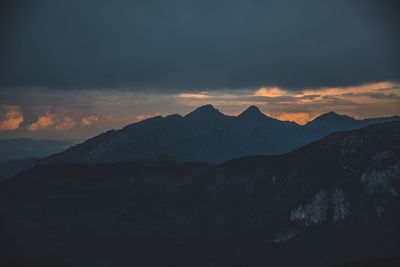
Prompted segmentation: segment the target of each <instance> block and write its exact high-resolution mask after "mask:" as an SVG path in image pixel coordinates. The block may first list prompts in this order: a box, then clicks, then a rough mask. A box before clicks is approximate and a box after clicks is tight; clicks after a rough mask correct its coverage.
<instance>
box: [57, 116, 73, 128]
mask: <svg viewBox="0 0 400 267" xmlns="http://www.w3.org/2000/svg"><path fill="white" fill-rule="evenodd" d="M75 125H76V122H75V120H74V119H72V118H71V117H69V116H65V117H64V118H63V119H62V121H60V122H59V123H58V124H57V125H55V127H54V129H56V130H58V131H64V130H70V129H73V128H75Z"/></svg>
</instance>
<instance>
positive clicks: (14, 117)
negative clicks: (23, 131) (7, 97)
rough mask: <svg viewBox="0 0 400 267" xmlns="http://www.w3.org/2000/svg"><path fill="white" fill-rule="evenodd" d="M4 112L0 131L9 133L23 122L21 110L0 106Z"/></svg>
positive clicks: (15, 107)
mask: <svg viewBox="0 0 400 267" xmlns="http://www.w3.org/2000/svg"><path fill="white" fill-rule="evenodd" d="M0 109H3V110H5V114H4V119H3V120H1V121H0V131H11V130H15V129H18V128H19V126H20V125H21V123H22V122H23V121H24V116H23V114H22V110H21V108H20V107H19V106H15V105H0Z"/></svg>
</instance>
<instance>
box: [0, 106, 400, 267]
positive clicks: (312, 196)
mask: <svg viewBox="0 0 400 267" xmlns="http://www.w3.org/2000/svg"><path fill="white" fill-rule="evenodd" d="M213 113H214V114H218V113H215V112H214V111H213ZM207 114H209V113H207ZM193 115H194V114H192V115H191V116H193ZM203 115H204V114H203ZM203 115H202V116H203ZM196 116H198V118H200V117H202V116H200V115H198V114H197V115H196ZM219 117H222V118H224V117H223V116H222V115H219V114H218V115H217V116H216V117H215V118H216V119H218V118H219ZM200 119H201V118H200ZM234 119H235V120H236V118H234ZM174 120H177V121H180V120H181V119H180V118H179V117H177V116H173V117H171V118H164V119H163V118H154V119H151V120H147V121H143V122H141V123H139V124H137V125H141V127H138V126H128V127H133V128H134V130H133V132H132V133H133V134H139V133H140V135H142V134H144V133H145V132H146V133H147V134H150V133H153V132H154V129H155V128H156V127H163V126H160V125H162V122H166V121H168V124H169V125H170V124H171V122H173V121H174ZM155 121H160V123H161V124H158V123H154V122H155ZM190 122H192V120H190ZM224 122H225V121H224ZM225 123H227V122H225ZM179 125H181V124H179ZM137 127H138V128H139V129H138V128H137ZM128 129H129V128H125V129H124V130H122V131H121V132H124V133H125V132H126V131H127V130H128ZM114 134H115V132H109V133H106V134H103V135H102V136H100V137H101V138H104V137H106V136H107V135H114ZM165 134H167V133H165ZM114 137H115V136H114ZM98 138H99V137H98ZM120 138H122V137H120ZM95 142H96V138H95V139H92V140H89V141H88V142H87V143H84V144H83V146H85V145H86V146H89V145H91V144H92V143H95ZM81 146H82V145H81ZM399 193H400V123H398V122H394V123H386V124H375V125H372V126H368V127H366V128H362V129H358V130H353V131H349V132H340V133H335V134H331V135H329V136H327V137H325V138H323V139H321V140H319V141H316V142H313V143H311V144H309V145H306V146H304V147H301V148H299V149H297V150H295V151H293V152H290V153H288V154H283V155H276V156H251V157H245V158H241V159H235V160H231V161H228V162H226V163H224V164H220V165H212V164H206V163H190V162H179V161H176V160H173V159H159V160H140V161H133V162H119V163H112V164H110V163H107V164H104V163H103V164H102V163H87V164H76V163H49V164H44V165H39V166H36V167H33V168H32V169H30V170H28V171H25V172H23V173H21V174H19V175H17V176H15V177H13V178H12V179H8V180H7V181H5V182H4V183H2V184H1V185H0V218H2V219H1V221H0V222H1V223H2V225H1V227H0V231H1V233H0V236H1V237H2V238H1V239H0V242H1V244H0V251H1V252H2V253H4V256H3V257H1V260H3V262H4V264H3V265H4V266H42V267H43V266H85V267H86V266H278V267H279V266H341V265H343V266H363V265H360V264H362V263H363V262H364V263H365V266H370V265H367V264H369V263H373V262H380V263H382V264H383V263H387V264H392V263H395V262H398V259H393V260H392V258H393V257H398V252H399V248H400V228H399V227H398V226H399V225H400V214H399V212H398V211H399V209H400V198H399V196H398V194H399ZM375 259H378V260H375ZM347 263H351V264H347ZM35 264H36V265H35ZM346 264H347V265H346ZM388 266H392V265H388Z"/></svg>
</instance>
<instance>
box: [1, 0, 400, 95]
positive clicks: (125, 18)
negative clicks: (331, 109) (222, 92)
mask: <svg viewBox="0 0 400 267" xmlns="http://www.w3.org/2000/svg"><path fill="white" fill-rule="evenodd" d="M3 2H4V1H3ZM2 5H3V6H2V7H1V8H2V11H1V12H2V14H1V15H2V16H1V17H2V18H1V35H2V36H1V37H2V38H1V39H2V42H1V44H0V56H1V61H0V75H1V76H0V86H1V87H20V86H44V87H48V88H67V89H69V88H89V89H90V88H118V89H123V88H129V89H153V90H160V89H172V90H204V89H206V90H213V89H223V88H255V87H258V86H261V85H278V86H283V87H285V88H289V89H299V88H306V87H321V86H344V85H349V84H360V83H367V82H376V81H384V80H385V81H386V80H390V81H398V80H400V75H399V70H400V61H399V54H398V47H399V45H400V41H399V37H398V36H400V34H399V31H398V28H396V27H397V25H399V24H398V23H397V22H398V20H399V19H398V15H397V12H396V11H397V5H396V3H395V1H360V0H339V1H329V0H325V1H321V0H309V1H297V0H293V1H289V0H274V1H261V0H236V1H235V0H213V1H211V0H203V1H194V0H185V1H184V0H182V1H179V0H170V1H164V0H136V1H105V0H98V1H83V0H80V1H73V0H71V1H57V0H37V1H16V0H13V1H9V2H8V4H7V2H5V3H3V4H2ZM395 25H396V26H395Z"/></svg>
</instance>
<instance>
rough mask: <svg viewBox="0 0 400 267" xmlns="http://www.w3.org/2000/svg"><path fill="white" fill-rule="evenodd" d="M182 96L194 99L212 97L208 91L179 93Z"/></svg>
mask: <svg viewBox="0 0 400 267" xmlns="http://www.w3.org/2000/svg"><path fill="white" fill-rule="evenodd" d="M178 96H179V97H181V98H193V99H209V98H211V97H210V96H209V95H208V94H207V93H206V92H200V93H182V94H179V95H178Z"/></svg>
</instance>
